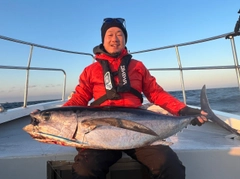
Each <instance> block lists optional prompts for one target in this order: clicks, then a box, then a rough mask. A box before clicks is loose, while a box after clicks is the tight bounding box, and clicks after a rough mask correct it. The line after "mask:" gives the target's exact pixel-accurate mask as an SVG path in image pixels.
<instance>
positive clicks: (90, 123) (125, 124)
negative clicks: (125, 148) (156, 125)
mask: <svg viewBox="0 0 240 179" xmlns="http://www.w3.org/2000/svg"><path fill="white" fill-rule="evenodd" d="M81 123H82V125H84V126H86V127H88V128H91V129H94V128H96V127H98V126H114V127H119V128H123V129H127V130H132V131H136V132H140V133H145V134H149V135H153V136H158V134H156V133H155V132H154V131H153V130H151V129H149V128H148V127H146V126H144V125H142V124H139V123H137V122H133V121H130V120H126V119H119V118H98V119H85V120H83V121H82V122H81Z"/></svg>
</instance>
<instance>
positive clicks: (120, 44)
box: [103, 27, 125, 54]
mask: <svg viewBox="0 0 240 179" xmlns="http://www.w3.org/2000/svg"><path fill="white" fill-rule="evenodd" d="M103 46H104V48H105V50H106V51H107V52H108V53H110V54H113V53H119V52H121V51H122V50H123V49H124V48H125V36H124V33H123V32H122V30H121V29H120V28H118V27H111V28H109V29H108V30H107V31H106V34H105V37H104V43H103Z"/></svg>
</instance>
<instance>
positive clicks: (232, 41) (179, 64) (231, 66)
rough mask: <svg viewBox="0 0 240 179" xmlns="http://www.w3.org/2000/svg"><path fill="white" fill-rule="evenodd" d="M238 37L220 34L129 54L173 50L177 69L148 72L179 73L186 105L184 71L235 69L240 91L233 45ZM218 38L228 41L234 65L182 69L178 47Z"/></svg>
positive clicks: (237, 65)
mask: <svg viewBox="0 0 240 179" xmlns="http://www.w3.org/2000/svg"><path fill="white" fill-rule="evenodd" d="M238 35H240V32H230V33H226V34H222V35H218V36H214V37H210V38H206V39H201V40H196V41H192V42H187V43H180V44H175V45H169V46H164V47H158V48H151V49H147V50H140V51H135V52H131V54H139V53H146V52H152V51H158V50H165V49H169V48H175V51H176V57H177V61H178V68H149V70H150V71H173V70H178V71H180V81H181V88H182V94H183V100H184V103H186V92H185V85H184V77H183V71H184V70H206V69H209V70H210V69H211V70H212V69H235V71H236V77H237V83H238V88H239V90H240V66H239V62H238V57H237V51H236V45H235V41H234V37H235V36H238ZM220 38H226V39H230V41H231V47H232V54H233V60H234V65H228V66H208V67H182V64H181V59H180V54H179V50H178V47H182V46H188V45H193V44H198V43H203V42H207V41H212V40H216V39H220Z"/></svg>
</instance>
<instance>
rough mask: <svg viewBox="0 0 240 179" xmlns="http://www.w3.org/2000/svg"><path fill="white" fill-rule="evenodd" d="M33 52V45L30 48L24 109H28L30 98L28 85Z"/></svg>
mask: <svg viewBox="0 0 240 179" xmlns="http://www.w3.org/2000/svg"><path fill="white" fill-rule="evenodd" d="M32 52H33V45H31V47H30V53H29V57H28V65H27V73H26V82H25V90H24V99H23V107H24V108H26V107H27V98H28V83H29V68H30V65H31V60H32Z"/></svg>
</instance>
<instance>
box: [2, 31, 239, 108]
mask: <svg viewBox="0 0 240 179" xmlns="http://www.w3.org/2000/svg"><path fill="white" fill-rule="evenodd" d="M238 35H240V32H234V33H232V32H231V33H226V34H222V35H218V36H214V37H211V38H206V39H201V40H196V41H192V42H187V43H180V44H175V45H170V46H164V47H159V48H152V49H147V50H141V51H135V52H131V53H130V54H137V53H146V52H151V51H157V50H164V49H169V48H175V51H176V57H177V61H178V68H150V69H149V70H150V71H172V70H178V71H180V80H181V88H182V93H183V100H184V102H185V103H186V94H185V85H184V76H183V71H184V70H206V69H235V71H236V76H237V80H238V87H239V89H240V66H239V62H238V57H237V52H236V46H235V42H234V37H235V36H238ZM220 38H226V39H230V41H231V47H232V54H233V59H234V65H228V66H208V67H182V64H181V59H180V53H179V50H178V48H179V47H181V46H188V45H192V44H197V43H202V42H207V41H211V40H216V39H220ZM0 39H4V40H8V41H13V42H16V43H22V44H25V45H30V47H31V48H30V54H29V59H28V65H27V67H16V66H1V65H0V68H5V69H21V70H27V74H26V84H25V93H24V106H23V107H26V105H27V103H26V102H27V96H28V78H29V70H51V71H62V72H63V73H64V85H63V92H62V100H64V99H65V90H66V72H65V71H64V70H63V69H54V68H40V67H30V64H31V58H32V52H33V47H34V46H35V47H39V48H45V49H48V50H54V51H60V52H65V53H73V54H79V55H88V56H91V57H92V58H93V60H94V56H93V55H92V54H90V53H84V52H76V51H69V50H63V49H57V48H52V47H48V46H43V45H38V44H34V43H30V42H25V41H21V40H17V39H13V38H9V37H5V36H1V35H0Z"/></svg>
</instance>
